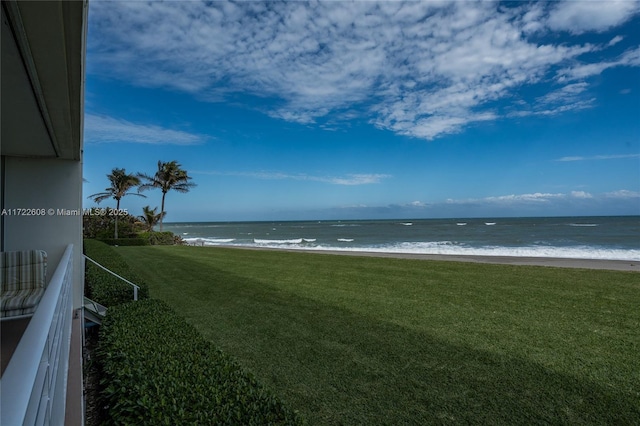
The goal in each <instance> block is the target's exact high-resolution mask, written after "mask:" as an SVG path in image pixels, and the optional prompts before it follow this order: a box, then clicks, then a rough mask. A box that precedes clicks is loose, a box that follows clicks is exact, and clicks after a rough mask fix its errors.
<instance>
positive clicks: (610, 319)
mask: <svg viewBox="0 0 640 426" xmlns="http://www.w3.org/2000/svg"><path fill="white" fill-rule="evenodd" d="M116 250H117V251H118V252H119V253H121V254H123V255H124V257H125V258H126V261H127V262H128V263H129V265H130V266H131V268H132V269H133V270H134V271H135V272H136V273H138V274H139V275H140V276H141V277H143V278H144V279H145V280H146V282H147V283H148V284H149V286H150V292H151V295H152V296H153V297H154V298H159V299H162V300H164V301H165V302H167V303H168V304H169V305H171V306H172V307H173V308H174V309H175V310H176V311H177V312H180V313H181V314H182V315H184V316H185V317H186V319H187V321H188V322H189V323H191V324H193V325H194V326H195V327H196V328H197V329H198V330H199V331H200V332H201V333H202V334H203V335H204V336H205V337H206V338H207V339H208V340H209V341H211V342H213V343H214V344H215V345H216V346H217V347H219V348H220V349H221V350H223V351H224V352H225V353H228V354H230V355H231V356H233V357H234V359H237V360H238V361H239V362H240V363H241V364H242V365H243V366H245V367H246V368H248V369H250V370H251V371H252V372H253V373H254V374H255V375H256V377H258V379H259V380H260V381H261V382H262V383H265V384H266V385H267V386H268V387H269V388H272V389H274V390H275V391H276V392H277V393H278V395H280V396H281V397H282V398H283V399H284V400H285V401H287V403H288V404H289V405H290V406H291V407H293V408H295V409H297V410H299V411H300V412H301V414H302V415H303V416H304V418H305V419H307V420H308V421H309V423H311V424H440V423H453V424H467V423H475V424H478V423H479V424H531V423H548V424H616V425H618V424H620V425H622V424H629V425H630V424H637V420H638V419H639V418H640V403H639V401H640V370H639V369H638V350H639V349H640V335H639V334H638V330H639V329H640V310H638V306H640V280H639V279H638V274H637V273H633V272H614V271H596V270H580V269H562V268H544V267H527V266H506V265H486V264H471V263H456V262H433V261H422V260H403V259H382V258H367V257H351V256H335V255H328V254H327V255H320V254H308V253H288V252H277V251H260V250H241V249H223V248H201V247H185V246H183V247H175V246H174V247H167V246H157V247H118V248H117V249H116Z"/></svg>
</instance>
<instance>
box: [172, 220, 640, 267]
mask: <svg viewBox="0 0 640 426" xmlns="http://www.w3.org/2000/svg"><path fill="white" fill-rule="evenodd" d="M164 229H165V230H167V231H172V232H174V233H175V234H177V235H180V236H181V237H182V238H183V239H185V240H186V241H187V242H188V243H189V244H194V245H206V246H220V245H226V246H250V247H269V248H286V249H299V250H339V251H340V250H341V251H368V252H384V253H417V254H451V255H487V256H521V257H559V258H573V259H617V260H635V261H637V260H640V216H623V217H552V218H494V219H492V218H487V219H416V220H405V219H402V220H353V221H300V222H198V223H167V224H165V226H164Z"/></svg>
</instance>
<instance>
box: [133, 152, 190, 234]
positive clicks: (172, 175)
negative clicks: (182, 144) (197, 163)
mask: <svg viewBox="0 0 640 426" xmlns="http://www.w3.org/2000/svg"><path fill="white" fill-rule="evenodd" d="M138 177H140V178H141V179H143V180H145V181H146V183H144V184H142V185H140V191H145V190H147V189H152V188H160V189H161V190H162V204H161V205H160V214H161V215H162V216H161V217H160V232H162V219H163V218H164V215H165V214H166V213H167V212H165V211H164V198H165V197H166V195H167V192H169V191H171V190H174V191H178V192H189V189H190V188H193V187H194V186H196V184H195V183H191V182H189V181H190V180H191V179H192V178H191V177H190V176H187V172H186V171H185V170H182V169H181V168H180V164H179V163H178V162H177V161H169V162H164V161H158V171H157V172H156V174H155V175H153V176H149V175H146V174H142V173H140V174H138Z"/></svg>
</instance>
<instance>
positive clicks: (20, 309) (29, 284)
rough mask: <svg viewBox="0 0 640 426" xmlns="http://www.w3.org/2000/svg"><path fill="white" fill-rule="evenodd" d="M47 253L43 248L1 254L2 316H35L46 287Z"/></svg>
mask: <svg viewBox="0 0 640 426" xmlns="http://www.w3.org/2000/svg"><path fill="white" fill-rule="evenodd" d="M46 275H47V253H46V252H45V251H43V250H26V251H10V252H2V253H1V255H0V302H1V303H0V318H1V319H2V320H4V319H14V318H16V317H26V316H31V315H33V313H34V312H35V310H36V308H37V307H38V303H39V302H40V299H42V295H43V294H44V291H45V288H46Z"/></svg>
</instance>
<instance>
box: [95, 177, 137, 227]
mask: <svg viewBox="0 0 640 426" xmlns="http://www.w3.org/2000/svg"><path fill="white" fill-rule="evenodd" d="M107 178H109V181H110V182H111V186H110V187H109V188H105V190H104V191H105V192H98V193H97V194H92V195H89V197H88V198H91V199H93V201H95V202H96V203H98V204H100V202H101V201H104V200H106V199H107V198H113V199H115V200H116V215H115V216H116V229H115V236H114V238H118V216H119V215H120V199H121V198H122V197H124V196H125V195H128V194H133V195H138V196H140V197H144V195H142V194H137V193H131V192H129V190H130V189H131V188H134V187H136V186H138V185H140V178H139V177H138V176H136V175H133V174H127V172H125V170H124V169H117V168H115V169H113V170H111V174H108V175H107Z"/></svg>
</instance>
